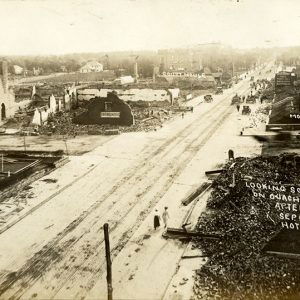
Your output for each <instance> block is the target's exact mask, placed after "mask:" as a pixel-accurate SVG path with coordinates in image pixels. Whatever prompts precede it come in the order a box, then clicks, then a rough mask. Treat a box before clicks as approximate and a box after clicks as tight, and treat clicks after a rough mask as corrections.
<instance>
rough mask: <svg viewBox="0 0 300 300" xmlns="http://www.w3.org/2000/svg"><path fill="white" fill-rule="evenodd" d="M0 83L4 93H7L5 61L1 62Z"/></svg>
mask: <svg viewBox="0 0 300 300" xmlns="http://www.w3.org/2000/svg"><path fill="white" fill-rule="evenodd" d="M2 82H3V90H4V93H7V90H8V69H7V61H5V60H4V61H3V62H2Z"/></svg>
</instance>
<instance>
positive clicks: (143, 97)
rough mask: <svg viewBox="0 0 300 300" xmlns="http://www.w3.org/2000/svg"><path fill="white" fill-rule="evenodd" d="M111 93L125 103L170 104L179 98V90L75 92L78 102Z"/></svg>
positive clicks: (86, 90) (91, 90) (89, 90)
mask: <svg viewBox="0 0 300 300" xmlns="http://www.w3.org/2000/svg"><path fill="white" fill-rule="evenodd" d="M111 92H115V94H117V96H118V97H119V98H120V99H121V100H124V101H125V102H128V101H130V102H137V101H145V102H153V101H157V102H164V101H167V102H170V103H173V101H174V100H177V99H178V97H179V93H180V90H179V89H178V88H174V89H168V90H164V89H136V88H135V89H114V90H112V89H101V90H98V89H82V90H78V91H77V97H78V100H81V101H82V100H86V101H88V100H91V99H93V98H95V97H107V95H108V94H109V93H111Z"/></svg>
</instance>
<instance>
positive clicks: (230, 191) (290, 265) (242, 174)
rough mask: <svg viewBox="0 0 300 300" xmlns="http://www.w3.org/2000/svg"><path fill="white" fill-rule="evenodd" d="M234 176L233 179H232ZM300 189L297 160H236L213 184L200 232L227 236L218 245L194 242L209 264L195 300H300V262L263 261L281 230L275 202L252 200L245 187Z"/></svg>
mask: <svg viewBox="0 0 300 300" xmlns="http://www.w3.org/2000/svg"><path fill="white" fill-rule="evenodd" d="M233 174H234V175H233ZM249 180H250V181H252V182H258V183H261V184H262V183H267V184H293V185H299V184H300V168H299V165H297V164H295V160H293V155H291V154H289V155H287V154H283V155H280V156H273V157H256V158H237V159H235V160H232V161H231V162H229V163H228V164H227V165H226V166H225V167H224V171H223V172H222V173H221V174H220V175H219V176H218V177H217V179H216V180H215V181H214V182H213V185H212V187H213V192H212V194H211V197H210V199H209V200H208V204H207V211H206V213H204V214H202V215H201V217H200V218H199V220H198V224H197V229H198V230H199V231H201V232H207V233H209V234H213V233H215V232H218V233H221V234H223V235H224V238H222V239H220V240H217V241H204V240H201V239H194V246H195V247H197V248H200V249H201V251H202V252H203V255H204V256H207V257H208V261H207V263H206V264H205V265H204V266H203V267H202V268H201V269H200V270H197V272H196V277H195V284H194V297H193V298H194V299H272V300H273V299H296V298H297V297H298V298H297V299H299V297H300V273H299V268H300V262H299V261H298V260H292V259H288V258H285V257H281V258H280V257H271V256H267V255H264V254H263V253H262V249H263V248H264V246H265V245H266V244H267V243H268V242H269V241H270V240H271V238H272V237H273V236H274V235H275V234H277V233H278V232H279V231H280V230H281V225H280V223H279V218H278V216H277V215H276V214H274V215H272V217H269V218H268V214H269V213H270V211H271V210H270V207H274V205H275V203H276V200H269V199H268V200H265V199H262V198H259V197H257V198H256V197H253V193H252V191H251V189H249V188H248V187H247V186H246V184H245V182H246V181H249Z"/></svg>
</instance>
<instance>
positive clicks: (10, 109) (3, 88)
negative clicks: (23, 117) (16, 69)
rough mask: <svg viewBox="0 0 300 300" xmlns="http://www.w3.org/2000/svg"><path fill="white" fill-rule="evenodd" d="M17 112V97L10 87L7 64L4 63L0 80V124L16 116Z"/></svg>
mask: <svg viewBox="0 0 300 300" xmlns="http://www.w3.org/2000/svg"><path fill="white" fill-rule="evenodd" d="M15 110H16V105H15V95H14V93H13V90H12V89H10V88H9V86H8V68H7V62H6V61H3V62H2V69H1V80H0V123H1V122H2V121H4V120H5V119H7V118H10V117H12V116H13V115H14V113H15Z"/></svg>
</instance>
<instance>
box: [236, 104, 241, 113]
mask: <svg viewBox="0 0 300 300" xmlns="http://www.w3.org/2000/svg"><path fill="white" fill-rule="evenodd" d="M236 109H237V111H238V112H239V111H240V105H239V104H238V105H237V106H236Z"/></svg>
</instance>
